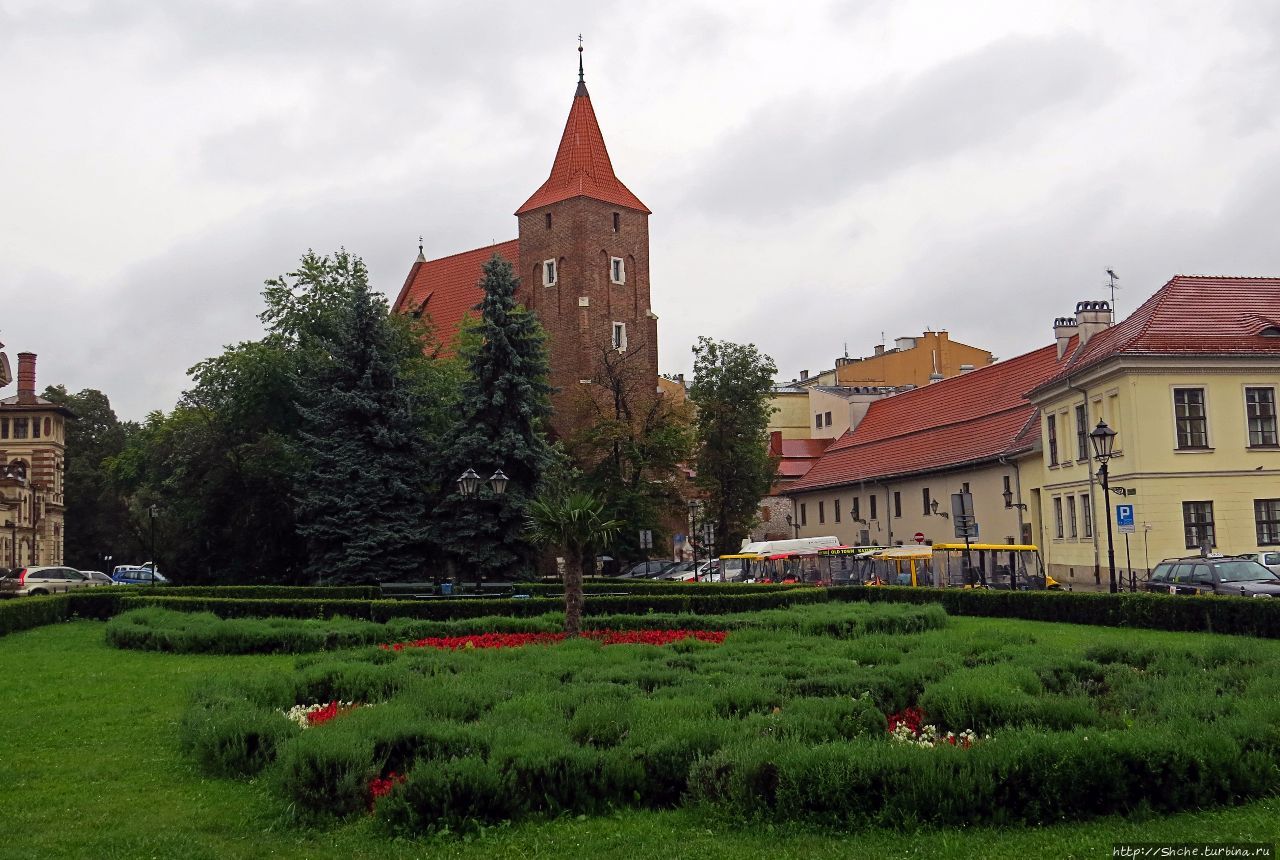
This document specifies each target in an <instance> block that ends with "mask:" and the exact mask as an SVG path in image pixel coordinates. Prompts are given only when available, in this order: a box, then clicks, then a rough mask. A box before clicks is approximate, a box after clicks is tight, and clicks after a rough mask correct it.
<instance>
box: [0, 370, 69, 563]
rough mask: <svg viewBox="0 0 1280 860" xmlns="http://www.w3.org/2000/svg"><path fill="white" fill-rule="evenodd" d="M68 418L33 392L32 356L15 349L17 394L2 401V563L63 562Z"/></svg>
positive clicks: (63, 408)
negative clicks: (64, 484) (64, 472)
mask: <svg viewBox="0 0 1280 860" xmlns="http://www.w3.org/2000/svg"><path fill="white" fill-rule="evenodd" d="M0 363H3V362H0ZM72 417H74V416H73V415H72V413H71V412H70V410H68V409H66V408H65V407H63V406H59V405H57V404H56V403H50V402H49V401H48V400H45V399H44V398H42V397H37V396H36V357H35V355H33V354H32V353H29V352H23V353H19V354H18V393H17V394H16V395H14V396H11V397H6V398H4V399H3V400H0V525H3V530H2V531H0V567H14V568H16V567H23V566H25V565H36V564H55V565H56V564H62V551H63V509H64V505H65V500H64V498H63V483H62V482H63V470H64V456H65V452H66V426H65V421H66V419H67V418H72Z"/></svg>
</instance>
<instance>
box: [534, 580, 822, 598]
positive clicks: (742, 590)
mask: <svg viewBox="0 0 1280 860" xmlns="http://www.w3.org/2000/svg"><path fill="white" fill-rule="evenodd" d="M799 587H801V586H800V585H798V584H793V583H786V584H781V583H780V584H776V585H775V584H766V583H759V582H674V581H668V580H653V579H603V580H592V581H590V582H586V583H583V586H582V588H583V590H584V591H585V592H586V593H587V595H588V596H589V595H591V594H596V593H600V592H604V593H606V594H618V593H626V594H680V593H686V592H687V593H690V594H754V593H758V592H776V591H783V590H786V589H791V588H799ZM515 590H516V592H517V593H520V594H532V595H539V596H541V595H554V596H557V597H558V596H563V595H564V585H563V583H558V582H530V583H518V584H517V585H516V586H515Z"/></svg>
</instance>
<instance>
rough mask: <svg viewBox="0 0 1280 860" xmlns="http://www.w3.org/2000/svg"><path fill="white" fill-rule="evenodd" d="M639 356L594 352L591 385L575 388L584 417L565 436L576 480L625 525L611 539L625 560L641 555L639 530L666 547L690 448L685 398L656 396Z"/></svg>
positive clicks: (678, 508)
mask: <svg viewBox="0 0 1280 860" xmlns="http://www.w3.org/2000/svg"><path fill="white" fill-rule="evenodd" d="M645 359H646V357H645V355H644V353H643V352H641V351H633V352H629V353H623V352H618V351H617V350H613V349H607V348H604V349H602V350H601V354H600V356H599V360H598V361H597V362H596V369H595V371H594V372H593V374H592V376H593V379H594V380H595V384H594V385H592V386H583V387H582V390H581V398H580V403H579V409H580V410H581V412H582V414H583V415H584V417H585V418H586V420H585V421H583V422H582V429H581V430H579V431H578V432H577V433H575V434H574V435H573V437H572V438H571V439H569V440H568V442H567V447H568V449H569V451H570V452H571V453H572V455H573V457H574V459H575V461H576V462H577V463H578V465H579V467H580V468H581V469H582V472H583V483H584V485H585V486H586V487H587V488H588V489H589V490H590V491H591V492H592V493H593V494H594V495H595V496H596V497H597V498H599V499H600V501H601V503H602V504H603V506H604V511H605V514H606V515H607V516H608V517H609V518H611V519H616V520H620V521H621V522H623V523H624V524H625V525H626V528H625V529H624V530H623V531H622V532H620V533H619V535H618V537H617V539H616V540H615V541H614V543H613V549H614V553H613V554H614V555H615V556H616V557H619V558H621V559H625V560H634V559H642V558H647V557H649V555H650V552H651V551H650V550H645V549H641V548H640V530H641V529H647V530H651V531H652V532H653V533H654V539H653V545H654V546H655V547H663V546H667V545H668V544H667V537H668V535H667V534H666V530H665V529H664V526H663V524H664V522H668V521H671V520H673V519H675V520H679V519H680V518H681V517H682V515H683V502H682V500H681V493H680V487H681V483H682V481H681V470H682V468H683V465H684V464H685V463H686V462H688V460H689V457H690V456H691V454H692V452H693V425H692V417H691V411H692V410H691V409H690V407H689V404H688V403H685V402H681V403H673V402H672V401H671V400H670V399H669V398H667V397H663V396H661V395H658V394H656V392H655V391H654V389H653V379H652V377H651V376H650V375H649V373H648V364H647V361H646V360H645Z"/></svg>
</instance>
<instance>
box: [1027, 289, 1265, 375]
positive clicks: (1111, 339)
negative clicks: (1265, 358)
mask: <svg viewBox="0 0 1280 860" xmlns="http://www.w3.org/2000/svg"><path fill="white" fill-rule="evenodd" d="M1268 327H1275V328H1278V329H1280V278H1229V277H1222V276H1218V275H1177V276H1175V277H1174V278H1173V279H1172V280H1170V281H1169V283H1167V284H1165V285H1164V286H1163V287H1161V288H1160V289H1159V290H1157V291H1156V293H1155V295H1153V296H1152V297H1151V298H1149V299H1147V300H1146V301H1145V302H1143V303H1142V306H1141V307H1140V308H1138V309H1137V310H1136V311H1134V312H1133V313H1132V314H1131V315H1130V316H1129V317H1128V318H1126V319H1125V320H1123V321H1122V322H1119V323H1117V324H1116V325H1114V326H1112V327H1111V328H1108V329H1105V330H1103V331H1101V332H1099V333H1098V334H1096V335H1094V336H1093V337H1092V338H1090V339H1089V342H1088V343H1086V344H1085V345H1084V347H1083V348H1082V349H1079V350H1077V351H1076V354H1075V355H1072V356H1071V360H1070V361H1069V362H1068V363H1067V365H1066V366H1065V367H1064V368H1063V371H1062V373H1061V374H1059V378H1061V377H1065V376H1066V375H1067V374H1071V373H1079V372H1080V371H1082V370H1085V369H1086V368H1089V367H1093V366H1095V365H1097V364H1100V363H1102V362H1103V361H1106V360H1107V359H1109V358H1115V357H1116V356H1120V355H1147V356H1152V355H1236V356H1239V355H1271V356H1275V355H1280V338H1278V337H1265V336H1263V335H1262V331H1263V330H1264V329H1266V328H1268ZM1052 381H1053V380H1046V383H1048V382H1052Z"/></svg>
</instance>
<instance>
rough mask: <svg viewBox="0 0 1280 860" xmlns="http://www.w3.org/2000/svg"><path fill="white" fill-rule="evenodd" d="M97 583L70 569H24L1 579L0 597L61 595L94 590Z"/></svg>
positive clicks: (11, 572)
mask: <svg viewBox="0 0 1280 860" xmlns="http://www.w3.org/2000/svg"><path fill="white" fill-rule="evenodd" d="M99 584H100V583H98V582H95V581H94V580H92V579H90V578H89V577H88V576H86V575H84V574H83V573H81V572H80V571H78V570H74V569H73V568H70V567H53V566H44V567H22V568H18V569H17V570H14V571H10V572H9V573H8V574H7V575H6V576H5V577H4V578H3V579H0V597H23V596H26V595H28V594H29V595H33V596H35V595H40V594H61V593H63V592H67V591H71V590H72V589H75V588H93V587H95V586H97V585H99Z"/></svg>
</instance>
